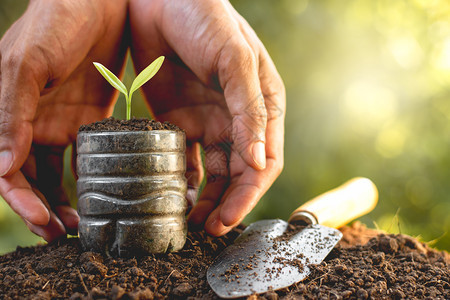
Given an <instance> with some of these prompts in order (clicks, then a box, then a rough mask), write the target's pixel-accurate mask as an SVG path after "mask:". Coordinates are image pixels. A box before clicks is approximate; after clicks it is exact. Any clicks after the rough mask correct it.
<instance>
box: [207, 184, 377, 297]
mask: <svg viewBox="0 0 450 300" xmlns="http://www.w3.org/2000/svg"><path fill="white" fill-rule="evenodd" d="M377 201H378V192H377V189H376V187H375V185H374V184H373V183H372V181H370V180H369V179H367V178H361V177H359V178H354V179H351V180H350V181H348V182H346V183H344V184H343V185H341V186H339V187H337V188H335V189H333V190H331V191H329V192H327V193H325V194H322V195H320V196H318V197H316V198H314V199H312V200H310V201H308V202H307V203H305V204H304V205H302V206H300V207H299V208H297V209H296V210H295V211H294V212H293V213H292V214H291V216H290V218H289V220H288V222H286V221H283V220H279V219H276V220H262V221H258V222H255V223H253V224H251V225H249V226H248V227H247V228H246V229H245V230H244V231H243V232H242V234H241V235H240V236H239V237H238V238H237V239H236V240H235V241H234V243H233V244H232V245H230V246H229V247H227V248H226V249H225V250H224V251H223V252H222V253H221V254H220V255H219V256H218V257H217V258H216V260H215V261H214V262H213V264H212V265H211V266H210V268H209V269H208V271H207V280H208V283H209V285H210V286H211V288H212V289H213V291H214V292H215V293H216V294H217V295H218V296H220V297H222V298H238V297H244V296H249V295H251V294H259V293H264V292H267V291H269V290H278V289H281V288H284V287H288V286H290V285H292V284H294V283H296V282H299V281H301V280H303V279H304V278H305V277H307V276H308V274H309V273H310V267H309V266H310V265H312V264H313V265H314V264H319V263H321V262H322V260H323V259H325V257H326V256H327V255H328V253H330V251H331V250H332V249H333V248H334V246H335V245H336V244H337V243H338V242H339V240H340V239H341V237H342V233H341V232H340V231H339V230H337V229H335V228H339V227H341V226H343V225H345V224H347V223H348V222H350V221H352V220H354V219H356V218H358V217H360V216H362V215H364V214H366V213H368V212H369V211H371V210H372V209H373V208H374V207H375V205H376V203H377ZM300 224H303V225H300Z"/></svg>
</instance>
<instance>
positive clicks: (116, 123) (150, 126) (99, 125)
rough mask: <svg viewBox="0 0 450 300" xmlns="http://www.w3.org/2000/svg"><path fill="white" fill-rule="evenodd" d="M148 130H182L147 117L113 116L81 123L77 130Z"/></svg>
mask: <svg viewBox="0 0 450 300" xmlns="http://www.w3.org/2000/svg"><path fill="white" fill-rule="evenodd" d="M150 130H176V131H183V130H181V129H180V128H179V127H178V126H176V125H173V124H171V123H169V122H164V123H161V122H158V121H155V120H149V119H136V118H132V119H130V120H118V119H116V118H114V117H109V118H107V119H103V120H101V121H98V122H95V123H91V124H86V125H81V127H80V128H79V129H78V132H83V131H150Z"/></svg>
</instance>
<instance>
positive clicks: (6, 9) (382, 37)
mask: <svg viewBox="0 0 450 300" xmlns="http://www.w3.org/2000/svg"><path fill="white" fill-rule="evenodd" d="M231 2H232V3H233V5H234V6H235V7H236V9H237V10H238V11H239V12H240V13H241V14H242V15H243V16H244V17H245V18H246V19H247V20H248V22H249V23H250V25H251V26H252V27H253V28H254V29H255V31H256V33H257V34H258V36H259V37H260V39H261V40H262V41H263V43H264V44H265V45H266V47H267V49H268V51H269V53H270V54H271V56H272V58H273V60H274V62H275V64H276V66H277V67H278V70H279V72H280V74H281V76H282V77H283V79H284V82H285V85H286V89H287V106H288V109H287V115H286V149H285V168H284V171H283V173H282V175H281V176H280V177H279V179H278V180H277V181H276V183H275V184H274V185H273V186H272V188H271V189H270V190H269V192H268V193H267V194H266V195H265V196H264V198H263V199H262V200H261V201H260V203H259V204H258V205H257V207H256V208H255V209H254V210H253V212H252V213H251V214H250V215H249V216H248V217H247V218H246V223H248V222H251V221H254V220H257V219H261V218H275V217H279V218H284V219H285V218H287V217H288V216H289V214H290V212H291V211H292V210H293V209H295V208H296V207H297V206H298V205H299V204H301V203H303V202H304V201H306V200H307V199H309V198H311V197H314V196H316V195H318V194H320V193H322V192H324V191H326V190H328V189H331V188H334V187H336V186H338V185H340V184H341V183H343V182H344V181H346V180H347V179H350V178H351V177H354V176H366V177H369V178H371V179H372V180H373V181H374V182H375V184H376V185H377V186H378V189H379V192H380V199H379V204H378V206H377V207H376V209H375V210H374V211H373V212H372V213H370V214H369V215H367V216H365V217H363V218H361V221H362V222H364V223H366V224H367V225H368V226H369V227H376V228H380V229H383V230H386V231H389V232H394V233H398V232H401V233H405V234H409V235H412V236H415V237H419V238H420V239H421V240H422V241H426V242H431V244H432V245H434V246H435V247H437V248H439V249H446V250H450V233H449V231H450V184H449V181H450V150H449V149H450V134H449V133H450V3H449V2H448V1H445V0H441V1H440V0H410V1H402V0H395V1H392V0H346V1H334V0H314V1H312V0H311V1H308V0H278V1H273V0H258V1H250V0H235V1H231ZM26 3H27V1H23V0H20V1H19V0H0V33H1V34H2V35H3V33H4V32H5V31H6V29H7V28H8V27H9V26H10V25H11V24H12V22H14V20H15V19H17V18H18V17H19V16H20V15H21V13H22V12H23V11H24V9H25V8H26ZM125 76H126V77H125V82H126V83H127V84H130V81H131V80H132V78H133V77H134V75H133V69H132V67H131V66H130V65H128V67H127V74H126V75H125ZM123 103H124V99H123V98H119V100H118V105H117V107H116V110H115V113H114V114H115V115H116V116H118V117H124V104H123ZM133 114H134V115H135V116H148V113H147V112H146V111H145V105H144V104H143V102H142V99H136V100H134V106H133ZM69 151H70V149H69ZM69 151H68V152H67V155H66V158H67V159H69V157H70V153H69ZM64 184H65V185H66V186H67V187H68V188H71V189H72V190H71V192H70V193H71V197H72V199H75V193H74V189H73V188H74V182H73V178H71V174H70V171H69V170H68V169H66V173H65V179H64ZM39 241H40V239H38V238H37V237H35V236H34V235H33V234H31V233H29V232H28V231H27V230H26V227H25V226H24V225H23V224H22V221H21V220H20V219H19V218H18V217H17V216H15V215H14V214H13V213H12V212H11V209H9V207H8V206H7V205H6V204H5V203H4V202H3V201H0V254H1V253H5V252H8V251H13V250H14V249H15V247H16V246H17V245H21V246H26V245H33V244H35V243H37V242H39Z"/></svg>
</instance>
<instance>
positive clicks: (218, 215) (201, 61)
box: [129, 0, 285, 236]
mask: <svg viewBox="0 0 450 300" xmlns="http://www.w3.org/2000/svg"><path fill="white" fill-rule="evenodd" d="M129 11H130V26H131V32H132V44H131V45H132V48H131V50H132V57H133V61H134V63H135V67H136V69H137V71H140V70H142V69H143V68H144V67H145V66H146V65H148V63H149V62H151V61H152V60H153V59H155V58H156V57H158V56H159V55H165V56H166V61H165V63H164V66H163V68H161V70H160V72H159V73H158V75H157V76H155V77H154V79H153V82H152V83H151V84H148V85H146V86H144V87H143V89H144V93H145V95H146V96H147V100H148V103H149V104H150V106H151V109H152V111H153V113H154V115H155V117H156V118H157V119H159V120H170V121H171V122H172V123H175V124H177V125H179V126H180V127H182V128H184V129H185V130H186V136H187V159H188V160H187V169H188V172H187V177H188V181H189V186H190V191H188V198H189V199H190V200H191V202H192V200H193V198H195V197H196V193H195V190H196V189H197V188H198V186H199V185H200V183H201V182H202V178H203V176H206V177H207V184H206V186H205V188H204V190H203V191H202V193H201V195H200V198H199V200H198V203H197V204H196V205H195V206H194V207H193V209H192V211H191V212H190V214H189V220H190V222H191V223H193V224H197V225H200V224H203V223H204V224H205V229H206V230H207V231H208V232H209V233H210V234H212V235H217V236H218V235H222V234H225V233H226V232H228V231H229V230H230V229H231V228H232V227H234V226H236V225H237V224H239V223H240V222H241V221H242V219H243V218H244V217H245V216H246V215H247V214H248V213H249V212H250V211H251V210H252V208H253V207H254V206H255V205H256V203H257V202H258V201H259V199H260V198H261V197H262V195H263V194H264V193H265V192H266V191H267V189H268V188H269V187H270V186H271V185H272V183H273V182H274V180H275V179H276V178H277V177H278V175H279V174H280V172H281V170H282V167H283V140H284V114H285V90H284V86H283V83H282V80H281V78H280V76H279V75H278V73H277V71H276V69H275V66H274V65H273V62H272V61H271V59H270V57H269V55H268V53H267V51H266V49H265V48H264V46H263V45H262V43H261V41H260V40H259V39H258V37H257V36H256V34H255V33H254V31H253V30H252V29H251V28H250V26H249V25H248V24H247V23H246V21H245V20H244V19H243V18H242V17H241V16H240V15H239V14H238V13H237V12H236V11H235V10H234V8H233V7H232V6H231V4H230V3H229V2H227V1H211V0H209V1H192V0H177V1H167V0H151V1H148V0H130V10H129ZM200 145H202V146H203V148H204V151H205V167H206V175H205V174H203V170H202V159H201V155H200Z"/></svg>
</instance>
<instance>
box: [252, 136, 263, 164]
mask: <svg viewBox="0 0 450 300" xmlns="http://www.w3.org/2000/svg"><path fill="white" fill-rule="evenodd" d="M252 155H253V161H254V162H255V163H256V164H257V165H258V167H259V168H260V169H261V170H263V169H265V168H266V144H264V142H262V141H258V142H256V143H254V144H253V148H252Z"/></svg>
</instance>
